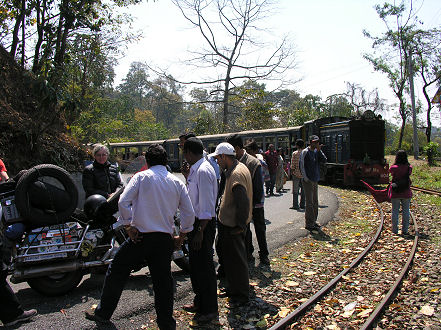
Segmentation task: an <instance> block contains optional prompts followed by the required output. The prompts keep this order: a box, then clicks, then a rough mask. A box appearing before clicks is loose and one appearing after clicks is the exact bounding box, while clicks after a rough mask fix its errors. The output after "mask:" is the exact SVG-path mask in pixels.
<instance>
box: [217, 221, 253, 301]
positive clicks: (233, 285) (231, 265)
mask: <svg viewBox="0 0 441 330" xmlns="http://www.w3.org/2000/svg"><path fill="white" fill-rule="evenodd" d="M231 229H232V228H231V227H227V226H224V225H223V224H221V223H220V222H219V223H218V240H219V241H220V243H221V244H220V249H221V253H222V259H223V264H222V265H223V267H224V270H225V277H226V279H227V295H228V296H229V297H230V298H231V299H233V300H239V301H248V299H249V296H250V290H249V286H250V279H249V275H248V262H247V251H246V247H245V235H246V233H245V232H244V233H241V234H237V235H232V234H231V233H230V232H231Z"/></svg>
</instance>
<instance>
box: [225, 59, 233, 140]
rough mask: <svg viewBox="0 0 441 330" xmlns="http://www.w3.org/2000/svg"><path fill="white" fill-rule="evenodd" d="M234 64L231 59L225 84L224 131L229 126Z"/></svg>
mask: <svg viewBox="0 0 441 330" xmlns="http://www.w3.org/2000/svg"><path fill="white" fill-rule="evenodd" d="M232 67H233V64H232V63H231V61H229V64H228V68H227V74H226V75H225V86H224V99H223V105H224V110H223V115H222V132H225V131H226V130H227V128H228V114H229V111H230V104H229V102H230V80H231V79H230V78H231V69H232Z"/></svg>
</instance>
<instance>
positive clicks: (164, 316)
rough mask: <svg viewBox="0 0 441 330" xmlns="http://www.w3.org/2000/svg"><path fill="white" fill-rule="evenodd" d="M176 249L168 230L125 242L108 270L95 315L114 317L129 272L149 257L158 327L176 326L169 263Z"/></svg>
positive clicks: (148, 263)
mask: <svg viewBox="0 0 441 330" xmlns="http://www.w3.org/2000/svg"><path fill="white" fill-rule="evenodd" d="M173 248H174V246H173V239H172V237H171V236H170V235H169V234H166V233H144V234H143V235H142V239H141V242H138V243H136V244H135V243H133V242H132V241H131V240H127V241H125V242H124V243H123V244H122V245H121V247H120V248H119V250H118V252H117V253H116V255H115V258H114V259H113V262H112V263H111V264H110V266H109V268H108V270H107V274H106V278H105V280H104V286H103V291H102V293H101V302H100V304H99V305H98V307H97V309H96V310H95V314H96V315H98V316H101V317H103V318H105V319H110V318H111V316H112V314H113V312H114V311H115V309H116V306H117V305H118V301H119V298H120V297H121V293H122V290H123V289H124V285H125V283H126V281H127V279H128V277H129V275H130V272H131V271H132V270H133V269H134V268H135V267H136V266H137V265H139V264H140V263H142V262H143V261H144V260H146V261H147V265H148V267H149V270H150V275H151V277H152V282H153V291H154V294H155V310H156V316H157V323H158V326H159V328H160V329H176V321H175V319H174V318H173V278H172V274H171V266H170V263H171V256H172V253H173Z"/></svg>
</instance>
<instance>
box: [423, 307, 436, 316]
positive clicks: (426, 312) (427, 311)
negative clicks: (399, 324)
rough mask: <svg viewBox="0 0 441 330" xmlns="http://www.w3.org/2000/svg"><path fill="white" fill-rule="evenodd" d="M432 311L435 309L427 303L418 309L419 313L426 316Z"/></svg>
mask: <svg viewBox="0 0 441 330" xmlns="http://www.w3.org/2000/svg"><path fill="white" fill-rule="evenodd" d="M434 312H435V309H434V308H433V307H432V306H429V305H424V306H423V307H421V309H420V313H421V314H424V315H427V316H432V315H433V313H434Z"/></svg>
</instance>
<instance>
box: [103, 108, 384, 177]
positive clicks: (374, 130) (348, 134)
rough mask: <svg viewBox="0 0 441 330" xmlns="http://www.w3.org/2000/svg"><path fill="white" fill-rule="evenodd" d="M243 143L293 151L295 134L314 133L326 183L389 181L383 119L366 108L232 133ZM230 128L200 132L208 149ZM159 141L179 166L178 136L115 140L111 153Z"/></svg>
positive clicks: (122, 155)
mask: <svg viewBox="0 0 441 330" xmlns="http://www.w3.org/2000/svg"><path fill="white" fill-rule="evenodd" d="M235 133H236V134H239V135H240V136H241V137H242V138H243V140H244V142H245V141H246V140H247V139H250V138H252V139H254V140H255V141H256V142H257V144H258V145H259V147H260V148H261V149H262V150H267V149H268V146H269V145H270V144H273V145H274V146H275V148H276V149H278V148H282V149H283V150H284V151H285V154H286V155H288V157H287V161H289V158H290V157H289V155H291V154H292V152H293V151H294V149H293V148H294V144H295V141H296V140H297V139H299V138H301V139H303V140H304V141H305V142H307V141H308V138H309V136H311V135H313V134H314V135H318V136H319V137H320V141H321V144H323V147H322V150H323V152H324V153H325V155H326V157H327V159H328V162H327V163H326V164H325V165H324V167H323V169H322V173H321V181H323V182H325V183H336V184H343V185H346V186H357V185H361V183H360V180H363V181H365V182H367V183H369V184H387V183H389V172H388V169H389V166H388V164H387V162H386V160H385V158H384V145H385V137H386V134H385V122H384V120H383V119H382V118H381V116H379V115H375V114H374V112H372V111H370V110H367V111H365V112H364V113H363V114H362V115H360V116H354V117H351V118H348V117H339V116H331V117H324V118H319V119H315V120H311V121H308V122H305V123H304V124H303V125H301V126H291V127H282V128H270V129H262V130H249V131H241V132H235ZM230 134H233V133H224V134H213V135H202V136H198V138H200V139H201V140H202V142H203V143H204V147H205V149H206V150H207V152H212V151H213V150H214V149H215V148H216V146H217V145H218V144H219V143H220V142H223V141H225V138H226V137H227V136H228V135H230ZM156 143H157V144H161V145H162V146H163V147H164V148H165V150H166V151H167V154H168V164H169V165H170V167H171V168H172V170H173V171H179V169H180V167H181V164H182V161H183V155H182V150H180V148H179V139H178V138H174V139H168V140H157V141H138V142H118V143H110V144H109V150H110V153H111V156H112V157H113V158H114V159H115V160H117V161H118V162H119V163H120V164H124V163H125V162H128V161H130V160H131V159H133V158H135V157H137V156H139V155H141V154H142V153H144V152H145V151H146V150H147V147H148V146H149V145H151V144H156Z"/></svg>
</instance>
